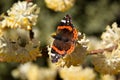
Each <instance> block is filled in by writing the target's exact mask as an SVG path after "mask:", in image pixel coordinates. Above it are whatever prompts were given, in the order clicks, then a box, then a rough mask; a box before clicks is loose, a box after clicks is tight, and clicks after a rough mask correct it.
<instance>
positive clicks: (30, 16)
mask: <svg viewBox="0 0 120 80" xmlns="http://www.w3.org/2000/svg"><path fill="white" fill-rule="evenodd" d="M39 10H40V8H39V7H38V6H37V5H36V4H33V3H32V2H27V1H22V2H21V1H18V3H15V4H14V5H13V6H12V8H11V9H10V10H8V11H7V13H8V16H4V20H2V21H1V22H0V24H1V25H2V28H4V27H10V28H23V29H27V30H31V28H32V26H34V25H35V24H36V22H37V18H38V14H39Z"/></svg>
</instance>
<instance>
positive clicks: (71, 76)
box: [60, 66, 96, 80]
mask: <svg viewBox="0 0 120 80" xmlns="http://www.w3.org/2000/svg"><path fill="white" fill-rule="evenodd" d="M60 76H61V78H62V79H63V80H95V78H96V74H95V72H94V71H93V70H92V69H91V68H85V69H83V68H82V67H81V66H79V67H73V66H71V67H70V68H66V67H64V68H62V69H60Z"/></svg>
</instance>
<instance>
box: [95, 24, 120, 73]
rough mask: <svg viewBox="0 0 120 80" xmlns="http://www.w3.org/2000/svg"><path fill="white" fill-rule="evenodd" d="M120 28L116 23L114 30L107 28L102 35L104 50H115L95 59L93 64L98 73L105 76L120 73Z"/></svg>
mask: <svg viewBox="0 0 120 80" xmlns="http://www.w3.org/2000/svg"><path fill="white" fill-rule="evenodd" d="M119 35H120V28H119V27H117V24H116V23H114V24H113V25H112V28H110V27H109V26H107V28H106V32H104V33H103V34H102V40H103V44H102V46H103V47H104V48H109V47H114V46H116V45H117V47H115V48H113V50H111V51H104V52H103V53H102V54H98V55H95V56H94V57H93V64H94V65H95V69H96V70H97V71H98V72H101V73H104V74H116V73H118V72H120V36H119Z"/></svg>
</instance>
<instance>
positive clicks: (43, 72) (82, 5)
mask: <svg viewBox="0 0 120 80" xmlns="http://www.w3.org/2000/svg"><path fill="white" fill-rule="evenodd" d="M47 1H49V0H33V3H35V4H37V5H38V6H39V7H40V14H39V17H38V21H37V24H36V25H35V27H36V28H37V30H38V31H39V39H40V42H41V48H40V49H41V53H42V55H43V56H42V57H40V58H37V60H36V61H33V62H31V63H26V64H22V65H21V64H20V63H2V62H1V63H0V80H65V78H63V77H64V76H62V75H61V72H59V71H58V70H57V69H53V67H52V68H51V66H52V65H51V64H50V63H49V62H48V58H49V56H48V54H47V53H48V51H47V47H46V46H48V45H49V44H50V43H49V40H50V35H51V34H52V33H54V32H55V31H56V28H57V25H58V24H59V22H60V20H61V19H62V18H63V17H64V16H65V15H66V14H69V15H70V16H71V17H72V21H73V24H74V26H75V27H76V28H77V29H78V30H79V31H80V32H82V33H85V34H86V35H87V36H88V37H89V36H94V37H97V38H99V39H100V35H101V34H102V32H103V31H105V28H106V26H107V25H111V24H112V23H113V22H117V23H118V25H120V0H76V1H75V0H72V1H73V3H71V4H72V6H71V5H69V4H68V5H67V4H66V6H70V7H69V8H68V9H66V10H64V11H62V10H58V11H56V10H55V8H50V7H49V6H52V5H57V4H59V3H57V2H56V4H54V1H55V0H51V2H50V3H53V4H52V5H51V4H49V3H47ZM58 1H61V2H62V1H66V0H58ZM68 1H70V0H68ZM74 1H75V2H74ZM16 2H18V0H0V14H2V13H5V12H7V10H8V9H10V8H11V7H12V5H13V4H14V3H16ZM60 6H61V5H60ZM23 65H25V66H24V67H23ZM87 67H91V68H92V64H90V62H87ZM28 69H29V70H28ZM22 70H23V74H22ZM24 70H25V71H26V72H24ZM81 70H82V69H81ZM90 70H92V71H93V72H92V74H94V76H93V78H91V79H71V80H120V79H119V74H118V75H115V76H107V77H109V78H106V77H105V78H104V77H103V76H102V77H101V76H100V75H99V74H98V73H97V72H95V71H94V70H93V69H90ZM30 71H31V72H30ZM30 73H31V74H30ZM49 74H51V75H49ZM34 75H35V76H34ZM48 75H49V76H48ZM89 75H90V74H89ZM31 76H33V77H31ZM38 76H39V77H40V76H41V77H44V78H38ZM61 76H62V77H61ZM51 77H52V78H51Z"/></svg>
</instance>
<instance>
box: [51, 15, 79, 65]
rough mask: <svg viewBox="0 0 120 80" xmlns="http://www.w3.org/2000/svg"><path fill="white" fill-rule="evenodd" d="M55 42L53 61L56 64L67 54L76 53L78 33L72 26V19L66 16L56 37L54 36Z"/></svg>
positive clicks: (53, 45)
mask: <svg viewBox="0 0 120 80" xmlns="http://www.w3.org/2000/svg"><path fill="white" fill-rule="evenodd" d="M52 37H53V38H54V39H55V40H54V41H53V44H52V49H51V55H50V56H51V59H52V62H53V63H55V62H57V61H58V59H60V58H61V57H63V56H65V55H66V54H71V53H72V52H73V51H74V48H75V44H76V40H77V39H78V31H77V30H76V29H75V28H74V26H73V24H72V20H71V17H70V16H69V15H66V16H65V17H64V18H63V19H62V20H61V22H60V24H59V25H58V27H57V31H56V35H54V36H52Z"/></svg>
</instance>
